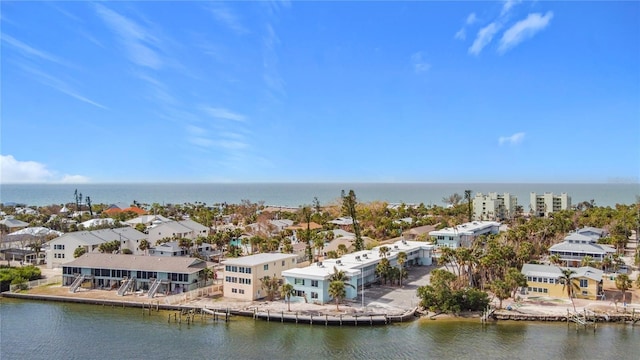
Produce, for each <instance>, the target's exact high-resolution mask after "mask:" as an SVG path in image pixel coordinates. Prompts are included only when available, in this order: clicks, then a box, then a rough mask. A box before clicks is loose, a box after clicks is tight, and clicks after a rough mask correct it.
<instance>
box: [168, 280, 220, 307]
mask: <svg viewBox="0 0 640 360" xmlns="http://www.w3.org/2000/svg"><path fill="white" fill-rule="evenodd" d="M222 288H223V285H222V284H219V285H211V286H207V287H203V288H199V289H195V290H191V291H188V292H185V293H182V294H176V295H170V296H167V297H165V298H164V303H165V304H167V305H172V304H182V303H186V302H189V301H194V300H198V299H200V298H201V297H204V296H211V295H217V294H222Z"/></svg>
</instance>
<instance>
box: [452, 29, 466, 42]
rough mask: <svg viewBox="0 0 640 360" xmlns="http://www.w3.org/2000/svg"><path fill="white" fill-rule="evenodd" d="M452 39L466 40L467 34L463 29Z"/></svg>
mask: <svg viewBox="0 0 640 360" xmlns="http://www.w3.org/2000/svg"><path fill="white" fill-rule="evenodd" d="M453 37H454V38H456V39H458V40H464V39H466V38H467V32H466V30H465V29H464V28H462V29H460V30H458V32H457V33H456V34H455V35H454V36H453Z"/></svg>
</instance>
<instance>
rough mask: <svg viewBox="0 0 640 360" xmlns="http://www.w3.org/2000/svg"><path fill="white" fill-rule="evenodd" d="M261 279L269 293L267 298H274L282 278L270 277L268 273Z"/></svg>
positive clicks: (269, 299)
mask: <svg viewBox="0 0 640 360" xmlns="http://www.w3.org/2000/svg"><path fill="white" fill-rule="evenodd" d="M260 281H261V282H262V289H264V290H265V292H266V293H267V300H268V301H271V300H273V299H274V298H275V295H276V293H277V292H278V288H279V287H280V279H278V278H277V277H275V276H274V277H270V276H268V275H267V276H265V277H263V278H262V279H260Z"/></svg>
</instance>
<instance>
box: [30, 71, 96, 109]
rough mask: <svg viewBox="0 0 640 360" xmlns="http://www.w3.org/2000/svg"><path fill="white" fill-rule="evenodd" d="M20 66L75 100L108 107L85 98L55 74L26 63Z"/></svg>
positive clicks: (40, 80) (41, 81)
mask: <svg viewBox="0 0 640 360" xmlns="http://www.w3.org/2000/svg"><path fill="white" fill-rule="evenodd" d="M21 68H22V69H23V70H24V71H26V72H29V73H31V74H32V75H34V76H35V78H36V80H37V81H39V82H40V83H42V84H44V85H46V86H49V87H51V88H53V89H55V90H58V91H60V92H61V93H63V94H66V95H69V96H71V97H72V98H74V99H76V100H80V101H82V102H84V103H87V104H90V105H93V106H95V107H99V108H101V109H105V110H106V109H108V108H107V107H106V106H104V105H102V104H100V103H98V102H95V101H93V100H91V99H89V98H87V97H86V96H84V95H82V94H80V93H79V92H78V91H77V90H75V89H74V88H73V87H72V86H71V85H69V84H68V83H67V82H65V81H62V80H60V79H58V78H57V77H55V76H51V75H49V74H46V73H44V72H42V71H40V70H37V69H34V68H32V67H29V66H26V65H21Z"/></svg>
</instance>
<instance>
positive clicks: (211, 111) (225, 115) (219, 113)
mask: <svg viewBox="0 0 640 360" xmlns="http://www.w3.org/2000/svg"><path fill="white" fill-rule="evenodd" d="M200 108H201V110H202V111H203V112H204V113H205V114H207V115H209V116H211V117H213V118H216V119H224V120H233V121H240V122H243V121H245V119H246V118H245V116H244V115H242V114H238V113H235V112H233V111H231V110H228V109H225V108H218V107H211V106H201V107H200Z"/></svg>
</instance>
